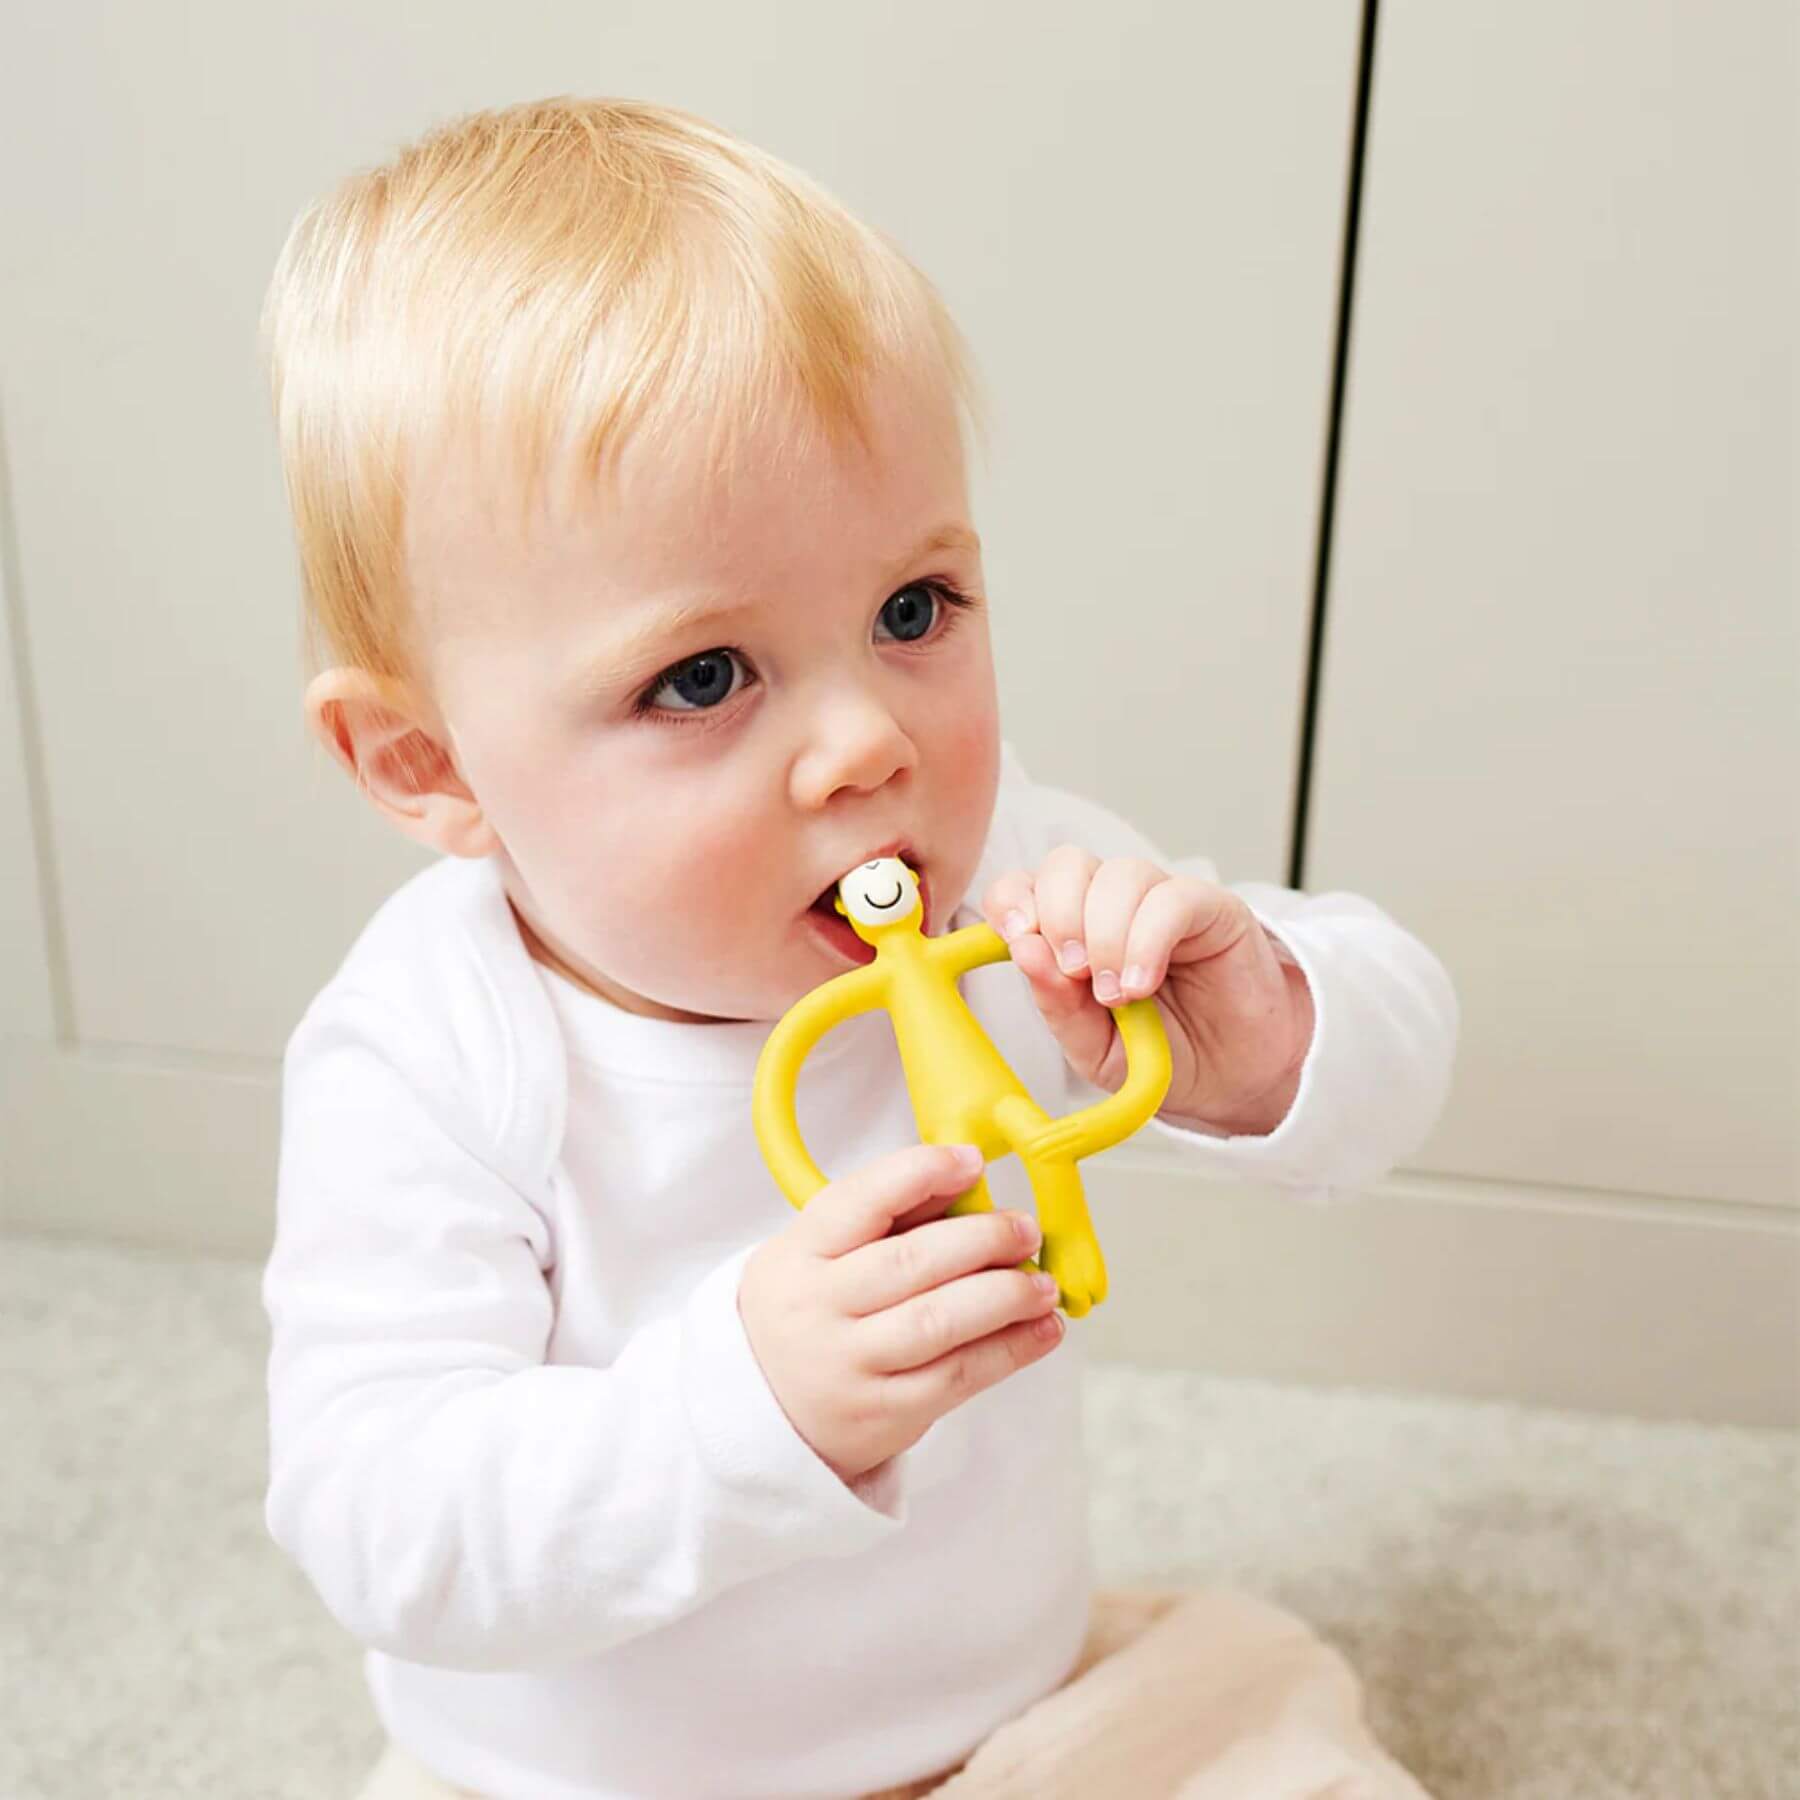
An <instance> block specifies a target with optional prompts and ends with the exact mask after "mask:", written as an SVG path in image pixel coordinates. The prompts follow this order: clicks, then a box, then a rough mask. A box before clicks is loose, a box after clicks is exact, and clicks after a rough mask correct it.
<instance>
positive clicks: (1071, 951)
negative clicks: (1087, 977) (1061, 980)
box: [1056, 938, 1087, 975]
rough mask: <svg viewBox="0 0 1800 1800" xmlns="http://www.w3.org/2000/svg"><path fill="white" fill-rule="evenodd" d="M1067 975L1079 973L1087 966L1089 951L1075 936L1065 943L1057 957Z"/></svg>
mask: <svg viewBox="0 0 1800 1800" xmlns="http://www.w3.org/2000/svg"><path fill="white" fill-rule="evenodd" d="M1056 960H1057V961H1058V962H1059V963H1061V964H1062V972H1063V973H1064V974H1065V975H1078V974H1080V973H1081V971H1082V970H1083V969H1085V968H1086V967H1087V952H1086V951H1085V950H1084V949H1082V947H1081V946H1080V945H1079V944H1078V943H1076V941H1075V940H1074V939H1073V938H1070V939H1069V941H1068V942H1067V943H1066V944H1064V945H1063V947H1062V951H1061V954H1060V955H1058V957H1057V959H1056Z"/></svg>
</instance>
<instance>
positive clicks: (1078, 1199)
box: [1020, 1156, 1106, 1319]
mask: <svg viewBox="0 0 1800 1800" xmlns="http://www.w3.org/2000/svg"><path fill="white" fill-rule="evenodd" d="M1020 1160H1021V1161H1022V1162H1023V1163H1024V1164H1025V1174H1026V1176H1027V1178H1028V1179H1029V1180H1030V1182H1031V1191H1032V1193H1033V1194H1034V1195H1035V1196H1036V1197H1037V1212H1038V1223H1039V1224H1040V1225H1042V1226H1043V1228H1044V1246H1043V1249H1042V1250H1041V1251H1040V1252H1039V1255H1040V1257H1041V1258H1042V1260H1043V1264H1044V1268H1045V1269H1046V1270H1047V1271H1048V1272H1049V1273H1050V1274H1052V1275H1054V1276H1055V1277H1056V1282H1057V1286H1058V1287H1060V1288H1061V1289H1062V1304H1063V1307H1064V1309H1065V1310H1066V1311H1067V1313H1068V1315H1069V1317H1070V1318H1071V1319H1079V1318H1080V1317H1081V1315H1082V1314H1083V1313H1084V1312H1086V1311H1088V1309H1089V1308H1090V1307H1094V1306H1098V1305H1099V1304H1100V1302H1101V1301H1102V1300H1104V1299H1105V1298H1106V1260H1105V1258H1104V1257H1102V1256H1101V1254H1100V1240H1099V1239H1098V1238H1097V1237H1095V1235H1094V1226H1093V1222H1092V1220H1090V1219H1089V1218H1088V1209H1087V1198H1086V1196H1085V1195H1084V1194H1083V1192H1082V1189H1081V1175H1080V1172H1079V1171H1078V1170H1077V1169H1076V1167H1075V1165H1074V1164H1073V1163H1072V1162H1063V1161H1060V1160H1058V1161H1050V1160H1047V1159H1042V1158H1038V1157H1031V1156H1027V1157H1022V1158H1021V1159H1020Z"/></svg>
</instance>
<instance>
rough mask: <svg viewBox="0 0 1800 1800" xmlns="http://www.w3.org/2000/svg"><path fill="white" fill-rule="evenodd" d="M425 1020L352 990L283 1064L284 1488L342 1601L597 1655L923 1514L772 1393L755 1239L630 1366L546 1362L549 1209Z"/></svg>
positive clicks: (511, 1649)
mask: <svg viewBox="0 0 1800 1800" xmlns="http://www.w3.org/2000/svg"><path fill="white" fill-rule="evenodd" d="M415 1044H416V1040H414V1039H412V1038H409V1036H408V1034H407V1033H405V1032H404V1031H401V1030H397V1029H395V1028H394V1022H393V1021H392V1020H390V1019H388V1018H386V1017H385V1016H384V1014H383V1012H382V1011H381V1009H380V1008H379V1007H378V1006H377V1005H376V1003H374V1002H373V1001H370V1000H367V999H363V998H359V997H357V996H355V995H348V996H336V997H331V998H329V999H327V1000H324V1001H322V1002H321V1003H319V1004H317V1005H315V1007H314V1009H313V1011H312V1012H310V1013H309V1014H308V1016H307V1018H306V1020H305V1021H304V1022H303V1023H302V1025H301V1027H300V1028H299V1030H298V1031H296V1033H295V1035H294V1038H293V1041H292V1042H291V1043H290V1045H289V1049H288V1055H287V1060H286V1063H285V1066H284V1087H283V1129H282V1151H281V1167H280V1179H279V1217H278V1229H277V1237H276V1246H275V1251H274V1254H273V1256H272V1258H271V1260H270V1263H269V1266H268V1270H267V1273H266V1275H265V1279H264V1297H265V1301H266V1304H267V1307H268V1311H269V1316H270V1319H271V1322H272V1325H273V1334H274V1336H273V1350H272V1354H271V1359H270V1370H269V1391H270V1412H271V1477H270V1487H269V1495H268V1508H267V1512H268V1522H269V1528H270V1530H271V1532H272V1533H273V1534H274V1536H275V1538H276V1540H277V1541H278V1542H279V1543H280V1544H281V1545H282V1546H283V1548H284V1549H286V1550H287V1551H289V1552H290V1553H291V1554H292V1555H293V1556H294V1557H295V1559H296V1560H297V1561H298V1562H299V1563H300V1565H301V1566H302V1568H303V1569H304V1570H305V1571H306V1573H307V1574H308V1575H309V1576H310V1578H311V1579H312V1581H313V1582H314V1584H315V1585H316V1587H317V1588H318V1590H319V1592H320V1594H321V1596H322V1597H323V1599H324V1600H325V1603H326V1604H327V1606H328V1607H330V1609H331V1611H332V1612H333V1613H334V1614H335V1615H336V1616H337V1618H338V1619H339V1620H340V1621H341V1622H342V1623H343V1624H344V1625H345V1626H347V1627H348V1628H349V1629H350V1630H351V1631H352V1632H353V1633H354V1634H355V1635H356V1636H357V1637H358V1638H360V1639H361V1640H362V1641H363V1642H365V1643H367V1644H370V1645H373V1646H375V1647H376V1648H379V1649H383V1650H386V1651H389V1652H391V1653H392V1654H395V1655H397V1656H402V1657H405V1658H408V1659H410V1660H413V1661H418V1662H427V1663H439V1664H445V1665H449V1666H453V1667H463V1668H502V1667H517V1666H522V1665H526V1664H531V1663H541V1662H547V1661H553V1660H560V1659H566V1658H574V1657H581V1656H588V1655H592V1654H595V1653H597V1652H599V1651H602V1650H604V1649H606V1648H608V1647H609V1646H610V1645H613V1644H616V1643H618V1642H620V1641H622V1640H624V1639H626V1638H630V1637H632V1636H634V1635H636V1634H638V1633H641V1632H645V1631H649V1630H652V1629H654V1628H655V1627H656V1626H659V1625H662V1624H665V1623H667V1622H669V1621H671V1620H673V1619H675V1618H677V1617H679V1616H681V1615H682V1614H684V1613H687V1612H689V1611H691V1610H692V1609H694V1608H695V1607H698V1606H700V1605H701V1604H703V1603H704V1602H705V1601H707V1600H708V1599H710V1598H711V1597H712V1596H714V1595H715V1594H717V1593H719V1592H720V1591H721V1590H723V1589H725V1588H727V1587H730V1586H732V1585H734V1584H736V1583H738V1582H741V1581H744V1580H747V1579H749V1578H751V1577H753V1576H756V1575H759V1574H763V1573H766V1572H768V1571H771V1570H773V1569H776V1568H779V1567H781V1566H783V1565H785V1564H789V1563H792V1562H795V1561H797V1560H799V1559H801V1558H808V1557H817V1556H839V1555H847V1554H850V1553H853V1552H855V1551H857V1550H860V1549H862V1548H864V1547H866V1546H868V1545H870V1544H871V1543H874V1542H878V1541H880V1540H882V1539H884V1538H886V1537H888V1536H890V1535H891V1534H892V1533H893V1532H895V1531H896V1530H898V1529H899V1528H900V1525H899V1520H898V1518H896V1517H895V1516H893V1515H890V1514H889V1513H887V1512H884V1511H881V1510H879V1509H878V1508H876V1507H875V1506H873V1505H871V1504H868V1503H867V1502H866V1501H865V1500H864V1499H863V1498H859V1497H858V1495H857V1494H856V1493H854V1492H852V1490H851V1489H850V1488H849V1487H848V1486H847V1485H846V1484H845V1483H844V1482H843V1481H841V1480H840V1479H839V1478H838V1476H837V1475H836V1474H834V1473H833V1472H832V1471H831V1470H830V1469H829V1468H828V1467H826V1465H825V1464H824V1463H823V1462H822V1461H821V1460H820V1459H819V1458H818V1456H817V1455H816V1454H815V1453H814V1452H813V1450H812V1449H811V1447H810V1446H809V1445H807V1444H806V1442H805V1441H804V1440H803V1439H802V1438H800V1437H799V1436H798V1434H797V1433H796V1432H795V1431H794V1429H793V1427H792V1426H791V1425H790V1424H789V1423H788V1421H787V1419H786V1417H785V1415H784V1414H783V1413H782V1411H781V1408H780V1406H779V1404H778V1402H777V1401H776V1400H775V1398H774V1396H773V1395H772V1394H771V1393H770V1392H769V1389H768V1386H767V1383H766V1382H765V1380H764V1378H763V1376H762V1374H761V1371H760V1369H759V1368H758V1365H757V1363H756V1359H755V1357H754V1355H753V1353H752V1352H751V1350H750V1347H749V1344H748V1341H747V1339H746V1337H745V1334H744V1330H743V1324H742V1321H741V1319H740V1318H739V1315H738V1311H737V1286H738V1275H739V1270H740V1265H741V1262H742V1260H743V1256H744V1255H745V1254H747V1253H748V1252H747V1251H746V1252H743V1253H740V1254H739V1255H737V1256H733V1257H732V1258H730V1259H729V1260H728V1261H727V1262H725V1263H722V1264H720V1265H719V1266H717V1267H715V1268H714V1269H712V1270H711V1271H710V1272H709V1273H708V1274H706V1275H705V1276H704V1277H703V1278H702V1279H701V1280H700V1281H699V1282H698V1284H697V1285H696V1287H695V1288H694V1290H693V1291H692V1292H691V1294H690V1295H689V1297H688V1299H687V1300H686V1301H685V1302H684V1303H683V1305H682V1306H681V1308H680V1309H679V1310H678V1311H676V1312H673V1313H671V1314H669V1315H667V1316H664V1317H662V1318H658V1319H654V1320H651V1321H650V1322H648V1323H647V1324H645V1325H644V1326H643V1327H642V1328H641V1329H640V1330H638V1331H637V1332H636V1333H635V1335H633V1336H632V1337H631V1338H630V1339H629V1340H628V1341H627V1343H626V1344H625V1346H624V1348H623V1350H622V1351H621V1352H620V1354H619V1355H618V1356H617V1358H616V1359H615V1360H614V1361H613V1362H612V1363H611V1364H610V1365H609V1366H607V1367H605V1368H593V1367H580V1366H566V1365H555V1366H553V1365H547V1364H546V1363H545V1361H544V1356H545V1349H546V1345H547V1343H548V1341H549V1336H550V1331H551V1327H552V1319H553V1310H552V1297H551V1289H550V1284H549V1278H548V1277H549V1272H550V1265H551V1261H552V1256H553V1251H554V1246H553V1244H552V1243H551V1240H550V1234H549V1231H548V1228H547V1226H546V1223H545V1219H544V1217H543V1215H542V1214H541V1213H540V1212H539V1211H538V1210H537V1209H536V1207H534V1206H533V1205H532V1204H531V1203H530V1201H529V1200H528V1199H527V1198H526V1197H525V1196H524V1195H522V1194H521V1193H520V1192H519V1191H517V1189H516V1188H515V1186H514V1185H513V1184H512V1183H511V1182H510V1181H509V1180H507V1179H506V1178H505V1177H503V1176H502V1175H501V1174H499V1173H498V1172H497V1171H496V1170H495V1169H494V1168H493V1167H491V1166H488V1163H487V1162H485V1161H484V1160H483V1158H482V1155H481V1154H480V1153H479V1147H478V1146H472V1145H471V1144H470V1143H467V1142H464V1141H463V1135H464V1133H465V1131H466V1127H467V1122H466V1121H463V1120H460V1119H458V1118H456V1117H454V1116H453V1115H454V1110H455V1109H454V1106H453V1105H452V1104H450V1098H451V1097H452V1096H453V1095H454V1091H455V1090H454V1087H453V1084H451V1083H449V1082H448V1081H447V1080H446V1079H445V1074H444V1071H443V1070H441V1069H438V1068H436V1067H435V1066H426V1065H424V1064H423V1062H422V1058H423V1057H424V1056H425V1055H426V1054H427V1053H426V1052H425V1051H424V1050H422V1049H421V1048H417V1047H415Z"/></svg>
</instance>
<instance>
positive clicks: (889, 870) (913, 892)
mask: <svg viewBox="0 0 1800 1800" xmlns="http://www.w3.org/2000/svg"><path fill="white" fill-rule="evenodd" d="M918 905H919V878H918V877H917V876H916V875H915V874H914V873H913V872H912V870H911V869H909V868H908V867H907V866H906V864H905V863H903V862H902V861H901V860H900V859H899V857H897V856H879V857H877V858H876V859H875V861H873V862H866V863H864V864H863V865H862V866H861V867H860V868H856V869H852V870H851V871H850V873H849V874H848V875H846V876H845V877H844V878H843V880H842V881H840V882H839V883H838V910H839V911H840V912H842V913H844V914H846V915H847V916H848V917H849V918H851V919H852V920H854V921H855V922H856V923H857V924H858V925H893V924H896V923H897V922H898V921H900V920H902V919H907V918H910V917H911V916H912V914H913V913H914V912H915V911H917V910H918Z"/></svg>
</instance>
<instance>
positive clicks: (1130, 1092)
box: [1031, 1000, 1174, 1157]
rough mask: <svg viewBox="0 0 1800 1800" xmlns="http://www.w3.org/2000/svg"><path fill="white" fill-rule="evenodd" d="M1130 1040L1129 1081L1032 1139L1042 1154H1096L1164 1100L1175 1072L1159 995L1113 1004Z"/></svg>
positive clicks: (1140, 1122)
mask: <svg viewBox="0 0 1800 1800" xmlns="http://www.w3.org/2000/svg"><path fill="white" fill-rule="evenodd" d="M1113 1022H1114V1024H1115V1025H1116V1026H1117V1027H1118V1031H1119V1035H1120V1037H1122V1038H1123V1039H1124V1040H1125V1063H1126V1073H1125V1081H1124V1085H1123V1086H1121V1087H1120V1089H1119V1091H1118V1092H1117V1093H1116V1094H1109V1095H1107V1097H1106V1098H1105V1099H1104V1100H1097V1101H1095V1103H1094V1104H1093V1105H1092V1106H1084V1107H1083V1108H1082V1109H1081V1111H1080V1112H1075V1113H1070V1114H1068V1115H1067V1116H1066V1117H1064V1118H1061V1119H1058V1120H1057V1121H1056V1123H1055V1124H1054V1125H1052V1126H1050V1127H1049V1129H1048V1130H1047V1131H1045V1132H1044V1133H1043V1135H1042V1136H1041V1137H1038V1138H1036V1139H1034V1140H1033V1141H1032V1146H1031V1147H1032V1150H1033V1151H1034V1152H1036V1153H1037V1154H1038V1155H1051V1156H1078V1157H1079V1156H1092V1155H1093V1154H1094V1153H1095V1152H1096V1151H1099V1150H1105V1149H1108V1148H1110V1147H1111V1146H1112V1145H1114V1144H1117V1143H1122V1142H1123V1141H1124V1140H1125V1139H1126V1138H1128V1137H1130V1136H1131V1134H1132V1133H1133V1132H1134V1131H1136V1130H1137V1129H1138V1127H1139V1126H1141V1125H1143V1124H1144V1123H1145V1122H1146V1121H1147V1120H1148V1119H1149V1118H1150V1117H1151V1116H1152V1115H1153V1114H1154V1113H1155V1111H1156V1109H1157V1108H1158V1107H1159V1106H1161V1105H1162V1103H1163V1097H1164V1096H1165V1095H1166V1094H1167V1093H1168V1091H1169V1082H1170V1080H1171V1079H1172V1077H1173V1075H1174V1064H1173V1062H1172V1060H1171V1058H1170V1054H1169V1039H1168V1034H1167V1032H1166V1031H1165V1030H1164V1029H1163V1023H1162V1018H1161V1015H1160V1014H1158V1012H1157V1010H1156V1002H1155V1001H1154V1000H1133V1001H1130V1002H1128V1003H1127V1004H1126V1005H1124V1006H1119V1007H1115V1008H1114V1009H1113Z"/></svg>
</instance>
